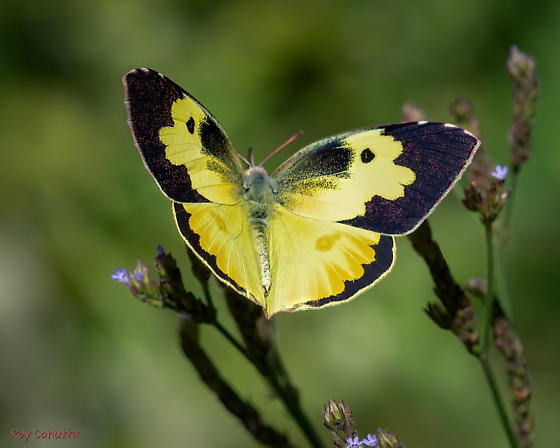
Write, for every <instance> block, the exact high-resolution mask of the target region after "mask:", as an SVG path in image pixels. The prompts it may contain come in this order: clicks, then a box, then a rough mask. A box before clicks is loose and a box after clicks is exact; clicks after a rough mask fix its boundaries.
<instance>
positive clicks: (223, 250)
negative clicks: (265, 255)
mask: <svg viewBox="0 0 560 448" xmlns="http://www.w3.org/2000/svg"><path fill="white" fill-rule="evenodd" d="M174 212H175V221H176V223H177V227H178V228H179V231H180V232H181V234H182V236H183V238H184V240H185V242H186V243H187V245H189V246H190V247H191V248H192V249H193V250H194V252H195V253H196V254H197V255H198V256H199V258H200V259H201V260H202V261H203V262H204V263H205V264H206V265H207V266H208V267H209V268H210V269H211V270H212V271H213V272H214V274H216V276H217V277H218V278H219V279H220V280H222V281H223V282H224V283H226V284H228V285H230V286H231V287H233V288H234V289H236V290H237V292H239V293H240V294H243V295H245V296H247V297H248V298H250V299H252V300H254V301H256V302H258V303H259V304H260V305H262V304H263V289H262V286H261V280H260V277H259V273H260V270H259V267H258V266H257V255H256V253H255V249H254V244H253V240H252V238H251V233H250V228H249V222H248V219H247V215H246V213H245V212H244V210H243V208H242V206H241V205H239V204H235V205H223V204H214V203H208V202H205V203H198V204H184V203H178V202H175V203H174Z"/></svg>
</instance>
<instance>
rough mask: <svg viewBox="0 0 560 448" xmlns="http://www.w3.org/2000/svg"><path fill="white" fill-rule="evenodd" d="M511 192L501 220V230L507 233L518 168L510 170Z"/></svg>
mask: <svg viewBox="0 0 560 448" xmlns="http://www.w3.org/2000/svg"><path fill="white" fill-rule="evenodd" d="M511 171H512V173H511V185H510V188H511V193H510V195H509V198H508V201H507V205H506V209H505V211H504V213H505V216H504V221H503V230H504V232H507V233H509V226H510V223H511V214H512V209H513V198H514V196H515V191H516V190H517V179H518V177H519V169H517V170H516V169H513V170H511ZM508 236H509V235H508Z"/></svg>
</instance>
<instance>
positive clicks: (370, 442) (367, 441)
mask: <svg viewBox="0 0 560 448" xmlns="http://www.w3.org/2000/svg"><path fill="white" fill-rule="evenodd" d="M361 443H362V444H366V445H367V446H377V437H376V436H372V435H371V434H368V435H367V439H362V442H361Z"/></svg>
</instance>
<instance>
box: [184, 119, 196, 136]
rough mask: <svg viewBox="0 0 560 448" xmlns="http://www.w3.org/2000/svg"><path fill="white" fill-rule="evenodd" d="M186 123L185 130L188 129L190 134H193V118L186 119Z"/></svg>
mask: <svg viewBox="0 0 560 448" xmlns="http://www.w3.org/2000/svg"><path fill="white" fill-rule="evenodd" d="M186 125H187V131H189V132H190V133H191V134H194V118H193V117H191V118H189V119H188V121H187V123H186Z"/></svg>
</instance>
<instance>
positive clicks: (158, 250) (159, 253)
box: [156, 244, 165, 255]
mask: <svg viewBox="0 0 560 448" xmlns="http://www.w3.org/2000/svg"><path fill="white" fill-rule="evenodd" d="M156 250H157V253H158V255H163V253H164V252H165V251H164V250H163V246H162V245H161V244H158V245H157V247H156Z"/></svg>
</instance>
